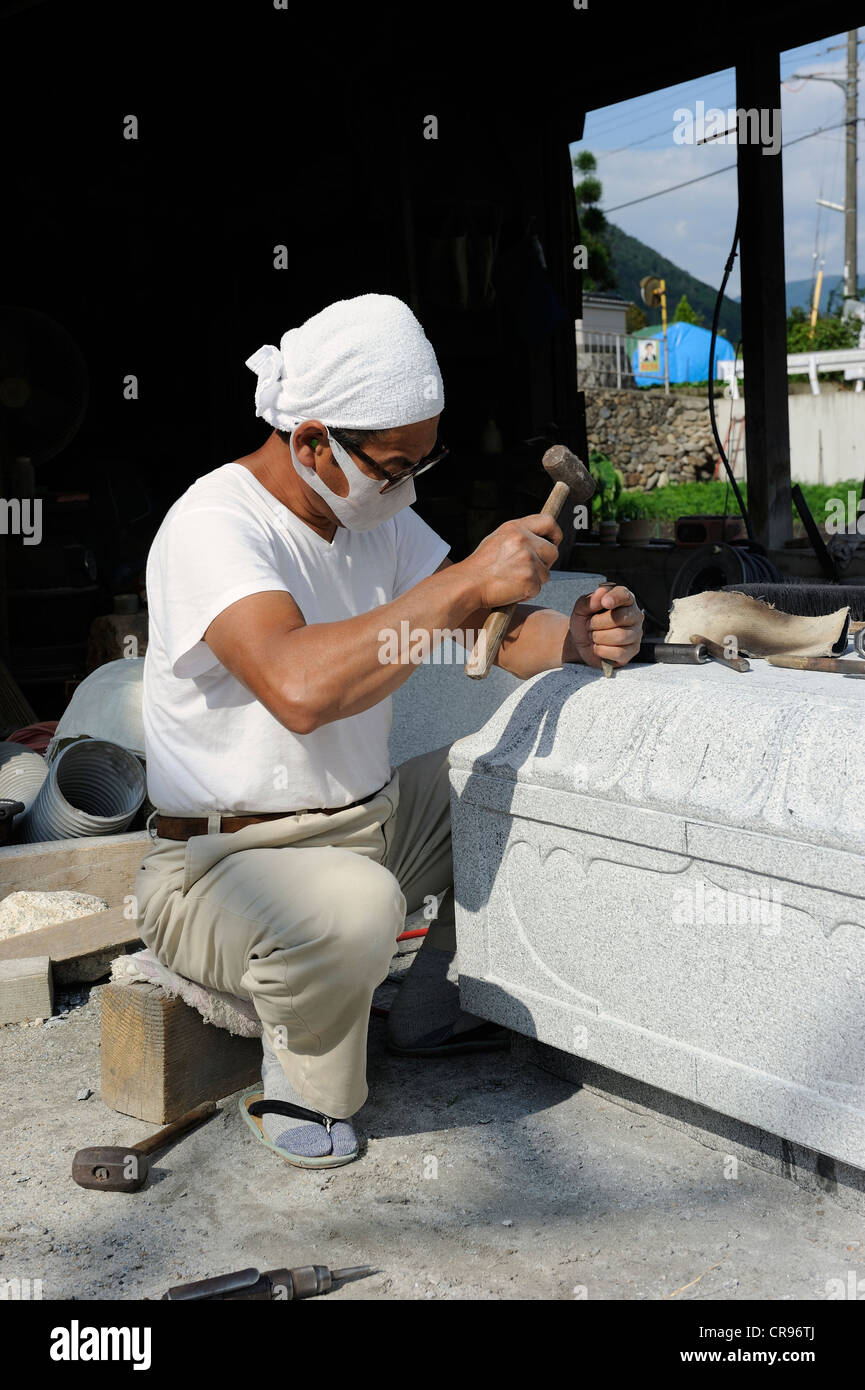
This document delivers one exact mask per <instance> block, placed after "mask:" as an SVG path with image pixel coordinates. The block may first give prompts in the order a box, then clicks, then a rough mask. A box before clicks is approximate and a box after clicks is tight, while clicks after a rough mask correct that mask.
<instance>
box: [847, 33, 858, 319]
mask: <svg viewBox="0 0 865 1390" xmlns="http://www.w3.org/2000/svg"><path fill="white" fill-rule="evenodd" d="M857 37H858V31H857V30H856V29H851V30H850V31H849V33H848V34H847V91H846V96H847V109H846V121H847V150H846V155H847V159H846V165H845V181H844V298H845V300H847V299H856V298H857V296H858V285H859V280H858V276H857V269H856V117H857V113H858V106H857V97H858V91H859V84H858V80H857V66H858V65H857V61H856V46H857Z"/></svg>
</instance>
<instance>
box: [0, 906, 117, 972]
mask: <svg viewBox="0 0 865 1390" xmlns="http://www.w3.org/2000/svg"><path fill="white" fill-rule="evenodd" d="M123 913H124V909H123V907H109V908H107V909H106V911H105V912H93V913H91V914H89V915H88V916H87V917H75V918H73V920H72V921H71V922H57V923H56V924H55V925H54V926H52V927H37V929H36V931H28V932H21V933H20V934H19V935H18V936H8V937H6V939H5V940H4V941H0V961H4V960H20V959H21V958H22V957H24V956H48V957H50V959H51V960H52V961H53V962H54V963H55V965H56V964H58V963H59V962H61V961H71V960H81V959H82V958H84V957H86V956H94V955H102V954H103V953H104V952H106V951H110V950H113V951H114V954H115V955H121V954H122V953H123V951H124V950H125V949H126V947H127V946H133V945H134V944H135V942H137V941H140V940H141V938H140V936H139V934H138V923H137V922H136V920H135V918H134V917H133V918H132V919H131V920H129V919H128V918H126V917H124V915H123Z"/></svg>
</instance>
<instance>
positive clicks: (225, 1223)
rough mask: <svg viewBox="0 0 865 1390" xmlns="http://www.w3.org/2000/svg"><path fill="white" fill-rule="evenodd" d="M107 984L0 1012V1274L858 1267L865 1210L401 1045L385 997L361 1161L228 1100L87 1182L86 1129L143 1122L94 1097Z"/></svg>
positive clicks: (97, 1283)
mask: <svg viewBox="0 0 865 1390" xmlns="http://www.w3.org/2000/svg"><path fill="white" fill-rule="evenodd" d="M102 988H103V986H94V987H92V988H86V987H85V988H83V989H82V990H80V991H79V992H78V993H77V994H70V993H68V992H67V993H65V994H64V993H60V994H59V996H58V1000H57V1003H56V1005H55V1008H56V1009H57V1010H58V1011H61V1014H62V1011H64V1010H65V1011H66V1013H65V1017H64V1016H60V1015H55V1017H54V1018H52V1019H51V1020H46V1021H45V1022H44V1023H42V1024H41V1025H37V1026H34V1025H29V1026H28V1025H19V1024H11V1025H8V1026H7V1027H5V1028H0V1076H2V1082H0V1095H2V1101H0V1113H2V1142H3V1152H4V1158H5V1161H4V1163H3V1164H2V1166H0V1280H4V1281H8V1280H12V1279H15V1278H19V1279H25V1278H30V1279H40V1280H41V1281H42V1296H43V1298H44V1299H63V1298H75V1299H82V1300H89V1299H96V1300H116V1299H121V1300H122V1299H130V1300H136V1299H142V1298H159V1297H160V1296H161V1295H162V1294H163V1293H164V1292H165V1290H166V1289H168V1288H169V1287H170V1286H171V1285H173V1284H176V1283H181V1282H187V1281H190V1280H193V1279H201V1278H205V1277H207V1276H209V1275H213V1274H223V1273H228V1272H229V1271H231V1270H236V1269H242V1268H244V1267H246V1266H249V1265H255V1266H258V1267H259V1268H260V1269H267V1268H273V1267H278V1266H281V1265H289V1266H291V1265H302V1264H313V1263H315V1264H325V1265H329V1266H330V1267H337V1266H340V1265H354V1264H372V1265H373V1266H374V1267H375V1268H376V1270H377V1271H378V1272H377V1273H376V1274H374V1275H372V1276H370V1277H368V1278H366V1279H364V1280H361V1281H359V1282H357V1283H353V1284H348V1285H344V1286H343V1287H342V1288H341V1289H338V1290H336V1291H334V1292H333V1293H331V1294H330V1295H329V1297H330V1298H337V1299H355V1300H356V1299H360V1300H365V1299H393V1300H398V1299H473V1300H499V1299H516V1298H520V1299H524V1298H534V1299H555V1300H562V1299H568V1300H574V1299H590V1300H591V1299H596V1300H641V1301H652V1300H663V1299H670V1298H673V1299H675V1300H679V1301H686V1300H704V1301H722V1300H737V1299H751V1298H754V1299H766V1300H773V1299H800V1298H801V1299H811V1300H823V1299H826V1298H827V1288H828V1287H831V1285H829V1283H828V1281H830V1280H834V1279H842V1280H844V1281H847V1280H848V1278H849V1272H850V1271H856V1273H857V1277H861V1275H862V1273H865V1271H862V1268H861V1266H862V1263H863V1251H865V1244H863V1242H865V1218H863V1217H862V1216H861V1215H858V1214H857V1213H855V1212H851V1211H848V1210H846V1209H844V1208H842V1207H840V1206H838V1205H837V1204H834V1203H833V1202H832V1201H831V1199H829V1198H828V1197H826V1198H821V1197H819V1196H815V1195H812V1194H808V1193H805V1192H802V1191H800V1190H799V1189H798V1188H796V1187H795V1186H794V1185H793V1184H791V1183H790V1182H788V1181H785V1180H784V1179H783V1178H780V1177H776V1176H774V1175H772V1174H769V1173H766V1172H763V1171H761V1170H759V1169H756V1168H752V1167H750V1166H748V1165H747V1164H744V1163H740V1164H739V1165H738V1174H737V1176H736V1177H735V1178H731V1177H730V1176H728V1175H727V1173H728V1172H729V1165H728V1164H725V1158H724V1155H723V1154H722V1153H719V1152H716V1151H715V1150H713V1149H710V1148H708V1147H706V1146H704V1145H702V1144H700V1143H698V1142H697V1141H696V1140H694V1139H693V1138H691V1137H690V1136H688V1135H686V1134H683V1133H681V1132H679V1131H676V1130H674V1129H672V1128H670V1127H668V1126H665V1125H664V1124H662V1123H660V1122H657V1123H656V1122H654V1121H652V1120H647V1119H646V1117H645V1116H642V1115H636V1114H634V1113H633V1112H632V1111H630V1110H628V1109H626V1108H624V1107H623V1106H620V1105H617V1104H615V1103H613V1102H611V1101H608V1100H605V1099H603V1098H601V1097H599V1096H597V1095H593V1094H591V1093H589V1092H586V1091H580V1090H575V1089H574V1088H573V1087H572V1086H571V1085H570V1084H569V1083H567V1082H565V1081H562V1080H559V1079H558V1078H556V1077H553V1076H550V1075H549V1074H548V1073H546V1072H543V1071H541V1070H540V1069H538V1068H536V1067H534V1066H533V1065H532V1064H531V1063H529V1062H527V1061H524V1060H518V1059H517V1058H515V1057H514V1056H513V1055H512V1054H511V1053H508V1052H499V1053H487V1054H480V1055H477V1056H474V1057H467V1058H453V1059H451V1060H450V1061H446V1060H443V1059H442V1060H439V1061H421V1060H417V1059H405V1058H399V1057H394V1056H391V1055H390V1054H389V1053H388V1052H387V1051H386V1048H385V1029H386V1023H385V1020H384V1019H382V1018H378V1017H373V1018H372V1019H371V1021H370V1045H369V1072H368V1075H369V1085H370V1099H369V1100H368V1101H367V1104H366V1105H365V1106H364V1108H363V1110H362V1111H361V1112H360V1113H359V1116H358V1125H357V1128H358V1133H359V1135H360V1137H361V1142H362V1144H363V1145H364V1152H363V1154H362V1157H361V1158H360V1159H359V1160H358V1161H357V1162H356V1163H352V1164H349V1165H347V1166H346V1167H343V1168H337V1169H331V1170H325V1171H323V1172H322V1171H319V1172H306V1171H301V1170H298V1169H295V1168H292V1167H291V1166H290V1165H288V1164H287V1163H285V1162H283V1161H282V1160H280V1159H279V1158H278V1157H277V1156H276V1155H274V1154H273V1153H271V1152H270V1151H269V1150H267V1149H265V1148H264V1147H263V1146H261V1145H257V1144H256V1142H255V1140H254V1138H253V1136H252V1135H251V1134H250V1131H249V1130H248V1129H247V1127H246V1125H245V1124H244V1122H243V1120H242V1118H241V1116H240V1113H239V1111H238V1106H237V1101H238V1096H233V1097H228V1098H227V1099H226V1100H224V1101H222V1102H221V1103H220V1113H219V1115H217V1116H216V1117H215V1118H214V1119H213V1120H211V1121H210V1122H209V1123H208V1124H206V1125H204V1126H203V1127H202V1128H200V1129H199V1130H198V1131H196V1132H195V1133H193V1134H190V1135H188V1136H187V1137H185V1138H184V1139H182V1140H181V1141H179V1142H178V1143H177V1144H176V1145H175V1146H174V1147H173V1148H171V1149H169V1150H167V1151H165V1152H164V1153H163V1154H159V1155H157V1156H156V1157H155V1158H154V1159H152V1160H151V1163H152V1169H151V1176H150V1179H149V1181H148V1185H147V1187H146V1188H145V1189H143V1190H142V1191H141V1192H138V1193H135V1194H130V1195H124V1194H120V1193H107V1192H105V1193H103V1192H93V1191H89V1190H85V1189H84V1188H80V1187H78V1186H77V1185H76V1184H75V1183H74V1182H73V1181H72V1177H71V1165H72V1156H73V1154H74V1152H75V1151H76V1150H77V1149H78V1148H82V1147H84V1146H87V1145H92V1144H125V1143H135V1142H137V1141H139V1140H141V1139H143V1138H145V1137H146V1136H147V1135H149V1134H151V1133H152V1132H153V1131H154V1129H155V1128H156V1126H154V1125H150V1124H145V1123H144V1122H142V1121H140V1120H134V1119H130V1118H129V1117H126V1116H123V1115H119V1114H117V1113H116V1112H114V1111H112V1110H109V1109H108V1108H107V1107H106V1106H104V1105H103V1104H102V1102H101V1100H100V1071H99V1013H100V1005H99V996H100V994H101V992H102ZM88 1092H89V1093H90V1094H88Z"/></svg>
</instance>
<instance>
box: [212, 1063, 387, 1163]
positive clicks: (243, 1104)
mask: <svg viewBox="0 0 865 1390" xmlns="http://www.w3.org/2000/svg"><path fill="white" fill-rule="evenodd" d="M239 1107H240V1113H241V1115H242V1116H243V1118H244V1121H245V1123H246V1124H247V1125H248V1126H249V1128H250V1129H251V1130H252V1132H253V1133H254V1134H255V1136H256V1138H257V1139H258V1140H259V1141H260V1142H261V1143H262V1144H264V1145H265V1147H266V1148H268V1149H272V1150H273V1152H274V1153H277V1154H279V1155H280V1157H281V1158H284V1159H285V1161H286V1162H287V1163H290V1164H291V1165H292V1166H293V1167H294V1168H340V1167H342V1165H343V1164H345V1163H352V1162H353V1161H354V1160H355V1159H356V1158H357V1157H358V1155H359V1153H360V1149H359V1147H358V1143H357V1136H356V1135H355V1133H354V1130H353V1128H352V1126H351V1125H349V1124H347V1123H346V1122H345V1121H344V1120H334V1119H331V1117H330V1116H329V1115H321V1114H319V1113H318V1111H315V1110H307V1109H306V1107H305V1106H299V1105H291V1104H290V1103H289V1102H287V1101H277V1100H265V1098H264V1088H263V1086H262V1084H261V1082H257V1083H256V1084H255V1085H254V1086H250V1087H249V1089H248V1090H246V1091H244V1092H243V1095H242V1096H241V1097H240V1101H239ZM267 1112H272V1113H275V1114H284V1115H291V1116H294V1117H295V1118H297V1119H308V1120H309V1121H310V1125H313V1124H315V1125H324V1127H325V1128H326V1130H327V1133H328V1134H329V1136H330V1140H331V1144H332V1145H333V1146H334V1152H332V1153H329V1154H323V1155H321V1156H320V1157H314V1156H310V1155H309V1154H302V1153H292V1151H291V1150H290V1149H287V1148H285V1147H284V1145H282V1144H276V1143H274V1142H273V1140H272V1139H268V1137H267V1135H266V1134H265V1132H264V1127H263V1126H262V1123H261V1115H262V1114H263V1113H267ZM304 1128H305V1127H304ZM289 1132H291V1131H289ZM296 1132H297V1133H299V1134H300V1133H302V1132H303V1130H302V1129H301V1128H298V1130H297V1131H296ZM352 1141H353V1142H352ZM349 1143H350V1144H351V1147H349ZM336 1146H339V1147H340V1148H343V1149H346V1150H347V1151H346V1152H342V1153H339V1152H336Z"/></svg>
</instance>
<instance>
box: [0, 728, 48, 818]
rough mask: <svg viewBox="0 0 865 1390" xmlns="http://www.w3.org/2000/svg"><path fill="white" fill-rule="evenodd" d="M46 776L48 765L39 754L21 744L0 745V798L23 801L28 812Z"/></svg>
mask: <svg viewBox="0 0 865 1390" xmlns="http://www.w3.org/2000/svg"><path fill="white" fill-rule="evenodd" d="M47 776H48V764H47V763H46V761H45V759H44V758H43V757H42V754H41V753H34V751H33V749H32V748H25V747H24V745H23V744H21V743H14V742H10V743H6V742H4V743H0V798H3V799H8V800H10V801H23V802H24V809H25V811H27V810H29V809H30V807H31V806H32V805H33V802H34V801H35V800H36V797H37V795H38V794H39V789H40V787H41V786H42V783H43V782H44V781H45V779H46V777H47Z"/></svg>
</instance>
